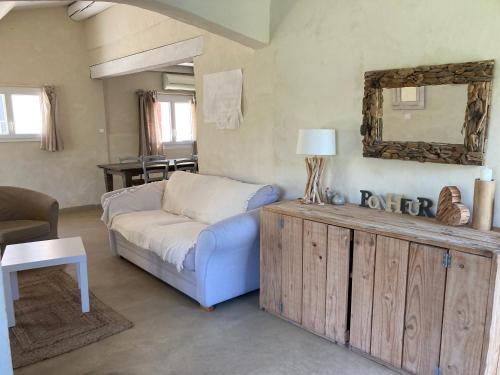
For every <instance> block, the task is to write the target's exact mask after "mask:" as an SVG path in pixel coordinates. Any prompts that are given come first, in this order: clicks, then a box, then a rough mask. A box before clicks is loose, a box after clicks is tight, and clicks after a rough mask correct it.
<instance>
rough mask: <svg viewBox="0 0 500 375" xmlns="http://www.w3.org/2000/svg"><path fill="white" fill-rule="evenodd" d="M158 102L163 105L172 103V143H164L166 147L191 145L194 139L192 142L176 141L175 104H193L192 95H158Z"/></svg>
mask: <svg viewBox="0 0 500 375" xmlns="http://www.w3.org/2000/svg"><path fill="white" fill-rule="evenodd" d="M158 101H159V102H162V103H167V102H169V103H170V124H171V126H172V141H171V142H162V144H163V145H164V146H180V145H191V144H193V142H194V139H192V140H190V141H181V142H177V141H176V136H177V131H176V128H175V103H192V101H193V96H191V95H181V94H158Z"/></svg>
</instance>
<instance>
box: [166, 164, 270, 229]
mask: <svg viewBox="0 0 500 375" xmlns="http://www.w3.org/2000/svg"><path fill="white" fill-rule="evenodd" d="M265 186H266V185H256V184H247V183H244V182H240V181H236V180H232V179H230V178H226V177H218V176H207V175H200V174H195V173H187V172H174V173H173V174H172V177H170V179H169V180H168V181H167V183H166V186H165V191H164V195H163V204H162V208H163V209H164V210H165V211H167V212H170V213H173V214H177V215H183V216H187V217H189V218H191V219H193V220H195V221H199V222H203V223H207V224H215V223H217V222H219V221H222V220H224V219H227V218H229V217H231V216H235V215H239V214H242V213H245V212H246V211H247V210H248V205H249V202H250V201H251V199H252V198H253V197H254V196H255V195H256V194H257V192H258V191H259V190H260V189H262V188H264V187H265Z"/></svg>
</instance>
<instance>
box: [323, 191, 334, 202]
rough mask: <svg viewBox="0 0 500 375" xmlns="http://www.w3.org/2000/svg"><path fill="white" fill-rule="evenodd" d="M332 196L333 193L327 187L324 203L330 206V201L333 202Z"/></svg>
mask: <svg viewBox="0 0 500 375" xmlns="http://www.w3.org/2000/svg"><path fill="white" fill-rule="evenodd" d="M334 195H335V193H334V192H333V191H331V190H330V188H328V187H327V188H326V189H325V199H326V203H329V204H332V200H333V197H334Z"/></svg>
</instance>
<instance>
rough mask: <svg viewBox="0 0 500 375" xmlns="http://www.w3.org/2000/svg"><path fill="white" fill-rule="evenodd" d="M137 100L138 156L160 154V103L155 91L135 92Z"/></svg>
mask: <svg viewBox="0 0 500 375" xmlns="http://www.w3.org/2000/svg"><path fill="white" fill-rule="evenodd" d="M137 96H138V98H139V136H140V144H139V155H141V156H145V155H159V154H161V153H162V143H161V124H160V103H159V102H158V94H157V92H156V91H145V90H139V91H137Z"/></svg>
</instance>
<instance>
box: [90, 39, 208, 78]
mask: <svg viewBox="0 0 500 375" xmlns="http://www.w3.org/2000/svg"><path fill="white" fill-rule="evenodd" d="M202 53H203V37H201V36H199V37H196V38H193V39H188V40H184V41H182V42H177V43H173V44H168V45H166V46H163V47H158V48H154V49H150V50H147V51H144V52H140V53H136V54H134V55H130V56H126V57H121V58H119V59H115V60H111V61H108V62H105V63H102V64H97V65H92V66H91V67H90V78H92V79H97V78H101V79H102V78H110V77H116V76H121V75H125V74H132V73H138V72H144V71H148V70H155V69H159V68H161V67H164V66H167V65H177V64H180V63H182V62H186V61H192V60H193V57H196V56H199V55H201V54H202Z"/></svg>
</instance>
